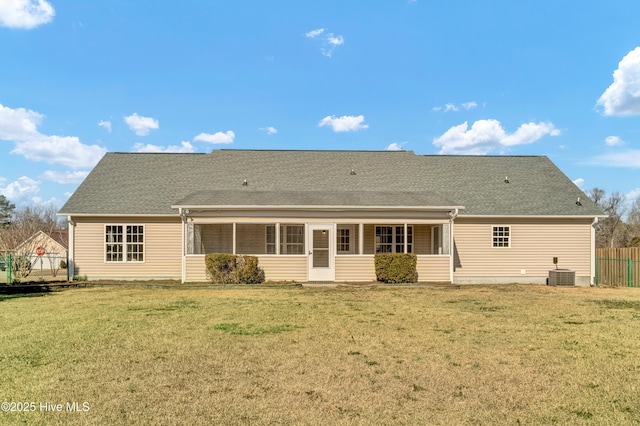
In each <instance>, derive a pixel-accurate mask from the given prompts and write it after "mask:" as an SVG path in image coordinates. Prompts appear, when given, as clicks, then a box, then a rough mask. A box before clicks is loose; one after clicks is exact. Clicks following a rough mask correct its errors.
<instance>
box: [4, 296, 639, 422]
mask: <svg viewBox="0 0 640 426" xmlns="http://www.w3.org/2000/svg"><path fill="white" fill-rule="evenodd" d="M0 327H1V330H2V344H1V345H0V365H1V369H0V401H14V402H27V403H30V402H35V404H34V405H32V406H29V405H27V407H28V409H32V408H35V411H33V412H23V413H15V412H13V413H12V412H8V413H7V412H5V413H0V423H3V424H5V423H6V424H144V425H147V424H203V425H210V424H616V425H620V424H638V423H640V289H600V288H577V289H558V288H551V287H545V286H476V287H462V288H461V289H457V290H455V289H427V288H388V287H385V288H368V289H363V288H360V289H358V288H349V289H342V288H338V289H302V288H296V287H289V288H263V287H259V286H258V287H253V286H252V287H244V288H243V287H233V288H220V289H158V288H152V289H146V288H138V287H122V288H113V287H109V288H106V287H95V288H86V289H70V290H66V291H59V292H53V293H48V294H45V295H41V296H22V297H19V296H2V295H0ZM74 402H76V403H77V405H76V406H75V408H78V409H80V410H83V409H88V411H84V412H82V411H81V412H69V411H66V410H67V406H66V403H74ZM41 403H42V406H41ZM47 403H50V404H51V405H50V406H49V405H46V404H47ZM83 403H86V404H84V405H83ZM55 404H62V412H52V411H51V410H53V409H55V408H57V407H55ZM19 405H21V406H22V408H23V409H24V404H14V407H13V408H19ZM29 407H30V408H29ZM47 410H49V411H47Z"/></svg>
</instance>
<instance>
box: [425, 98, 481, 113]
mask: <svg viewBox="0 0 640 426" xmlns="http://www.w3.org/2000/svg"><path fill="white" fill-rule="evenodd" d="M477 106H478V103H477V102H475V101H469V102H463V103H461V104H460V105H456V104H454V103H452V102H449V103H447V104H445V105H444V106H434V107H433V108H431V111H443V112H448V111H454V112H455V111H460V108H463V109H465V110H467V111H469V110H470V109H474V108H476V107H477Z"/></svg>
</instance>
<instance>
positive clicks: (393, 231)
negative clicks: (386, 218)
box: [373, 222, 415, 254]
mask: <svg viewBox="0 0 640 426" xmlns="http://www.w3.org/2000/svg"><path fill="white" fill-rule="evenodd" d="M399 225H404V244H403V246H404V249H403V253H408V246H409V244H408V243H407V239H408V238H407V230H408V228H411V253H412V254H415V241H413V240H414V234H413V225H414V223H413V222H412V223H411V225H407V223H404V224H402V223H395V224H394V223H387V222H385V223H375V224H374V225H373V253H374V254H378V253H377V252H376V246H377V243H376V228H377V227H391V228H392V229H391V253H398V252H397V251H396V246H397V245H398V243H397V242H396V235H397V233H396V227H398V226H399ZM385 245H387V243H385ZM383 253H384V252H383Z"/></svg>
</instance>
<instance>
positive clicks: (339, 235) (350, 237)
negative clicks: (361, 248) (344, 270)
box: [336, 225, 357, 254]
mask: <svg viewBox="0 0 640 426" xmlns="http://www.w3.org/2000/svg"><path fill="white" fill-rule="evenodd" d="M355 236H356V234H355V232H354V225H338V226H337V229H336V253H338V254H353V253H355V244H357V241H354V239H355Z"/></svg>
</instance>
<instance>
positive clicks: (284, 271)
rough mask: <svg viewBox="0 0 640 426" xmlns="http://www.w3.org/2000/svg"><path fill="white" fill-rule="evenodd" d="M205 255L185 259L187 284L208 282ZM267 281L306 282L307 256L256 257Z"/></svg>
mask: <svg viewBox="0 0 640 426" xmlns="http://www.w3.org/2000/svg"><path fill="white" fill-rule="evenodd" d="M204 259H205V255H191V256H187V257H186V280H185V281H187V282H197V281H208V280H209V279H208V278H207V273H206V268H205V260H204ZM258 266H260V267H261V268H262V269H264V275H265V280H267V281H307V256H271V255H268V256H258Z"/></svg>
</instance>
